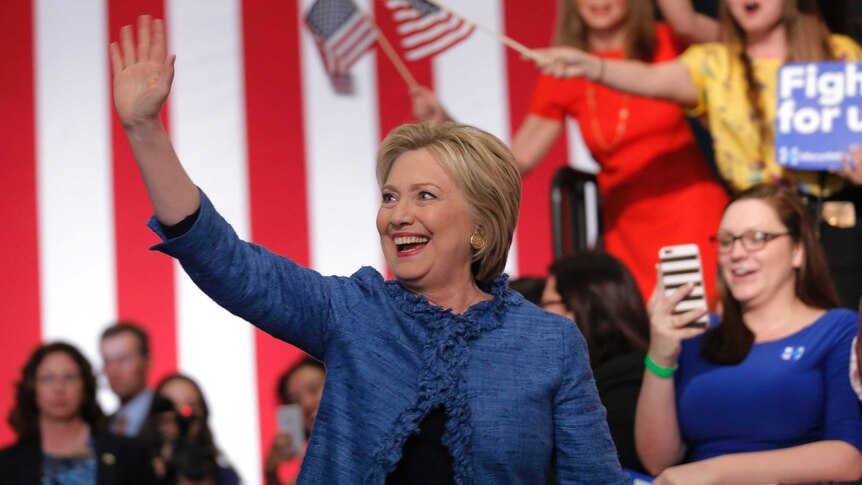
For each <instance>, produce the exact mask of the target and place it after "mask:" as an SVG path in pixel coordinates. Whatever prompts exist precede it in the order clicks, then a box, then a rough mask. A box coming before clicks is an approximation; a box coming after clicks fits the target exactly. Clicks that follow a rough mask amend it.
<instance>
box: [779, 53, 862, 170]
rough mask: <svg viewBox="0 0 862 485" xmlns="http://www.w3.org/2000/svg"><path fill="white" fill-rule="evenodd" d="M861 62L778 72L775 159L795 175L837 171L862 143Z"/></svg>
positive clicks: (815, 64) (807, 65)
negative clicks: (848, 155)
mask: <svg viewBox="0 0 862 485" xmlns="http://www.w3.org/2000/svg"><path fill="white" fill-rule="evenodd" d="M860 111H862V63H852V62H793V63H788V64H785V65H784V66H782V67H781V69H780V70H779V71H778V97H777V106H776V115H775V154H776V158H777V159H778V163H779V164H780V165H782V166H784V167H787V168H793V169H796V170H829V169H833V168H840V167H841V166H842V163H843V160H844V157H845V156H846V155H847V153H848V149H849V147H850V145H852V144H860V143H862V112H860Z"/></svg>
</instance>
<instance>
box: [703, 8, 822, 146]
mask: <svg viewBox="0 0 862 485" xmlns="http://www.w3.org/2000/svg"><path fill="white" fill-rule="evenodd" d="M783 2H784V6H783V11H782V16H781V23H782V24H783V25H784V26H785V28H786V33H787V39H786V40H787V59H782V61H784V62H802V61H828V60H833V59H835V54H834V53H833V52H832V46H831V44H830V39H829V31H828V29H827V28H826V23H825V22H824V21H823V17H822V16H821V15H820V9H819V8H818V6H817V0H783ZM719 24H720V25H721V38H722V41H723V42H724V43H726V44H728V45H729V46H731V55H733V56H736V57H738V58H739V60H740V62H741V63H742V68H743V73H742V74H743V77H744V81H745V95H746V99H747V100H748V105H749V107H750V108H751V113H752V116H751V118H752V123H754V125H755V127H756V128H757V132H758V135H759V136H760V145H759V146H760V152H761V154H762V153H763V150H764V147H765V146H767V145H769V144H771V143H772V140H771V139H769V138H770V135H771V131H770V127H769V123H768V122H767V119H766V113H765V109H766V108H765V107H764V106H763V104H762V101H761V97H760V92H761V89H760V88H759V87H758V82H757V80H756V79H755V77H754V65H753V63H752V60H751V57H750V56H749V55H748V51H747V50H746V48H745V47H746V44H747V40H746V36H745V31H744V30H743V28H742V26H740V25H739V23H738V22H737V21H736V19H734V18H733V14H731V12H730V8H729V7H728V6H727V2H721V6H720V8H719ZM762 156H763V155H762Z"/></svg>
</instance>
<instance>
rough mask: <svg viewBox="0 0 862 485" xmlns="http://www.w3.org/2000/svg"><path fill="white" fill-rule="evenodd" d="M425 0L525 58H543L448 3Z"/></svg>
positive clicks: (533, 59) (536, 59) (540, 59)
mask: <svg viewBox="0 0 862 485" xmlns="http://www.w3.org/2000/svg"><path fill="white" fill-rule="evenodd" d="M425 1H426V2H428V3H430V4H433V5H436V6H438V7H440V8H442V9H443V10H448V11H449V12H450V13H451V14H452V15H454V16H456V17H458V18H460V19H461V20H463V21H464V22H467V23H468V24H470V25H472V26H474V27H476V28H477V29H479V30H481V31H483V32H485V33H486V34H488V35H490V36H491V37H493V38H495V39H497V40H499V41H500V42H502V43H503V44H506V45H507V46H509V47H511V48H512V49H514V50H516V51H517V52H519V53H520V54H521V55H522V56H524V57H526V58H527V59H530V60H532V61H534V62H539V61H542V60H543V59H542V57H541V56H539V55H538V54H537V53H535V52H534V51H533V50H532V49H530V48H529V47H527V46H525V45H524V44H522V43H520V42H518V41H517V40H515V39H513V38H511V37H507V36H506V35H504V34H501V33H499V32H497V31H496V30H493V29H491V28H489V27H486V26H484V25H482V24H480V23H478V22H475V21H473V19H471V18H470V17H468V16H466V15H464V14H463V13H461V12H459V11H457V10H455V9H453V8H452V7H450V6H448V5H445V4H444V3H442V2H440V0H425Z"/></svg>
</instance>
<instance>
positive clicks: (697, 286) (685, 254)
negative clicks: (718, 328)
mask: <svg viewBox="0 0 862 485" xmlns="http://www.w3.org/2000/svg"><path fill="white" fill-rule="evenodd" d="M659 262H660V268H661V279H662V283H663V284H664V290H665V294H666V295H668V294H670V293H672V292H673V291H674V290H676V289H677V288H679V287H680V286H682V285H684V284H686V283H693V284H694V289H692V290H691V293H689V294H688V296H687V297H686V298H685V299H684V300H682V301H681V302H679V303H678V304H677V305H676V307H674V309H673V313H674V315H676V314H680V313H685V312H688V311H691V310H695V309H698V308H707V303H706V291H705V290H704V286H703V269H702V267H701V261H700V249H698V247H697V245H696V244H680V245H676V246H665V247H663V248H661V249H659ZM708 322H709V317H708V316H707V315H704V316H702V317H700V318H698V319H697V320H695V321H694V322H692V323H691V324H689V325H691V326H699V327H703V326H706V325H707V323H708Z"/></svg>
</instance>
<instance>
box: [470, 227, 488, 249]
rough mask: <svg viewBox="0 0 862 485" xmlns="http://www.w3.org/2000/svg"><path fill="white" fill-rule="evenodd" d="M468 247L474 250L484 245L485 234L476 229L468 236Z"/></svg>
mask: <svg viewBox="0 0 862 485" xmlns="http://www.w3.org/2000/svg"><path fill="white" fill-rule="evenodd" d="M470 247H472V248H473V249H475V250H476V251H479V250H480V249H482V248H484V247H485V236H484V235H483V234H482V233H481V232H479V230H478V229H476V232H474V233H473V235H472V236H470Z"/></svg>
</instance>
